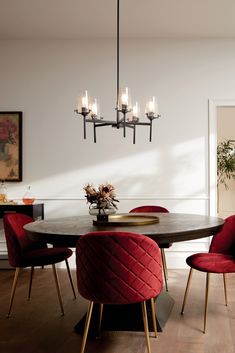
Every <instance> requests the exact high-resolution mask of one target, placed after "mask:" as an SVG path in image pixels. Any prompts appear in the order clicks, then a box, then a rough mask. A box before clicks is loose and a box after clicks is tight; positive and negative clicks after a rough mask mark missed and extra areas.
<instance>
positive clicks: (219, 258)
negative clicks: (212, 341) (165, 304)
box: [181, 216, 235, 333]
mask: <svg viewBox="0 0 235 353" xmlns="http://www.w3.org/2000/svg"><path fill="white" fill-rule="evenodd" d="M186 262H187V264H188V265H189V266H190V267H191V268H190V272H189V276H188V281H187V286H186V290H185V294H184V300H183V305H182V310H181V314H182V315H183V313H184V308H185V304H186V300H187V295H188V290H189V285H190V282H191V278H192V273H193V269H195V270H198V271H202V272H206V292H205V308H204V328H203V333H205V332H206V320H207V307H208V293H209V284H210V273H221V274H223V282H224V294H225V305H226V306H227V288H226V277H225V274H226V273H233V272H235V216H231V217H228V218H226V219H225V223H224V225H223V227H222V229H221V230H220V231H219V232H218V233H217V234H215V235H214V236H213V238H212V242H211V245H210V249H209V252H208V253H198V254H194V255H191V256H189V257H188V258H187V259H186Z"/></svg>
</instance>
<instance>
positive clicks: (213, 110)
mask: <svg viewBox="0 0 235 353" xmlns="http://www.w3.org/2000/svg"><path fill="white" fill-rule="evenodd" d="M218 107H235V99H209V146H208V147H209V151H208V155H209V170H208V172H209V215H210V216H217V108H218Z"/></svg>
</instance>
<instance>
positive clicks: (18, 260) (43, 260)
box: [3, 213, 76, 317]
mask: <svg viewBox="0 0 235 353" xmlns="http://www.w3.org/2000/svg"><path fill="white" fill-rule="evenodd" d="M30 222H33V219H32V218H31V217H29V216H27V215H25V214H20V213H14V214H6V215H4V217H3V223H4V229H5V236H6V243H7V250H8V260H9V263H10V265H11V266H12V267H15V268H16V271H15V277H14V281H13V285H12V290H11V297H10V303H9V309H8V315H7V316H8V317H9V316H10V313H11V309H12V304H13V300H14V296H15V290H16V285H17V280H18V277H19V273H20V269H22V268H24V267H31V274H30V281H29V292H28V299H30V295H31V288H32V280H33V273H34V267H35V266H45V265H52V268H53V273H54V278H55V283H56V289H57V293H58V298H59V303H60V308H61V313H62V315H64V309H63V304H62V299H61V294H60V286H59V282H58V276H57V272H56V267H55V264H56V263H58V262H61V261H63V260H65V261H66V266H67V270H68V274H69V279H70V283H71V286H72V290H73V294H74V298H76V295H75V291H74V286H73V282H72V277H71V274H70V269H69V264H68V261H67V259H68V258H69V257H70V256H71V255H72V250H70V249H68V248H48V247H47V244H46V243H44V242H39V241H32V240H30V239H29V238H28V237H27V236H26V232H25V230H24V228H23V226H24V225H25V224H27V223H30Z"/></svg>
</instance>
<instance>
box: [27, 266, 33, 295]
mask: <svg viewBox="0 0 235 353" xmlns="http://www.w3.org/2000/svg"><path fill="white" fill-rule="evenodd" d="M33 275H34V267H33V266H32V267H31V270H30V279H29V292H28V300H30V297H31V291H32V283H33Z"/></svg>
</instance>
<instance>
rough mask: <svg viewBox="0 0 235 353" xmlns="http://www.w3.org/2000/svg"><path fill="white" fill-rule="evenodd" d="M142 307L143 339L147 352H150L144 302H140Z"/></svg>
mask: <svg viewBox="0 0 235 353" xmlns="http://www.w3.org/2000/svg"><path fill="white" fill-rule="evenodd" d="M141 308H142V315H143V322H144V331H145V339H146V346H147V351H148V353H151V349H150V340H149V327H148V317H147V310H146V302H145V301H144V302H141Z"/></svg>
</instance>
